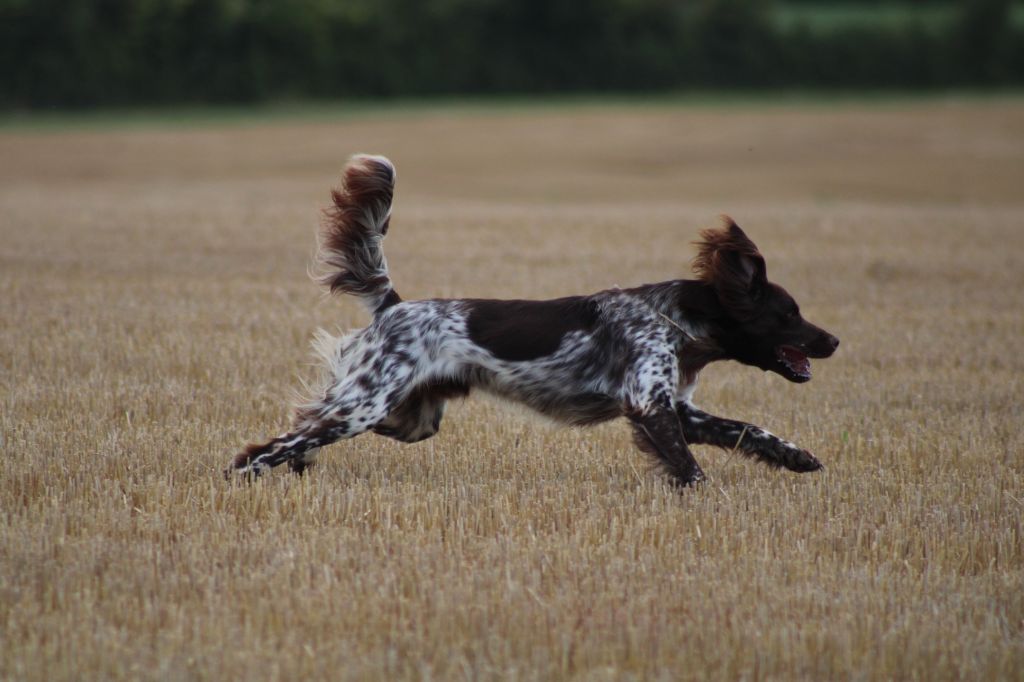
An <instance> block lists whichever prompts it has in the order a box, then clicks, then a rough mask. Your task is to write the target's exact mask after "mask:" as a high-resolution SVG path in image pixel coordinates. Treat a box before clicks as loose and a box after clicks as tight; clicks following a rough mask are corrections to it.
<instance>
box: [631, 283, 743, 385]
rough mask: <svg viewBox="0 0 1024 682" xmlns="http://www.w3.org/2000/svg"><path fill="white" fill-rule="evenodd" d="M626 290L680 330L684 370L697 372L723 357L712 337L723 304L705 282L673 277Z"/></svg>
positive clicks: (681, 359)
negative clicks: (674, 278)
mask: <svg viewBox="0 0 1024 682" xmlns="http://www.w3.org/2000/svg"><path fill="white" fill-rule="evenodd" d="M628 292H629V293H630V294H632V295H634V296H636V297H637V298H639V299H641V300H642V301H643V302H644V303H646V304H647V305H648V306H650V307H651V308H652V309H653V310H655V311H656V312H657V313H659V314H660V315H662V316H663V317H664V318H665V323H666V324H671V325H673V326H675V327H677V328H678V329H679V330H680V331H681V332H682V336H683V340H682V342H681V344H680V345H681V347H680V354H679V358H680V363H681V364H682V365H683V370H684V371H685V372H686V373H688V374H689V373H692V374H696V373H697V372H699V371H700V370H701V369H702V368H703V367H704V366H705V365H707V364H708V363H710V362H714V361H716V360H724V359H726V357H727V356H726V354H725V352H724V351H723V350H722V348H721V346H720V345H719V344H718V343H717V342H716V341H715V338H714V337H715V334H714V331H715V327H716V319H718V318H720V317H721V316H722V305H721V303H719V302H718V297H717V296H716V295H715V292H714V290H713V289H712V288H711V287H710V286H709V285H708V284H705V283H704V282H701V281H698V280H688V279H676V280H671V281H668V282H658V283H656V284H644V285H642V286H639V287H635V288H633V289H629V290H628Z"/></svg>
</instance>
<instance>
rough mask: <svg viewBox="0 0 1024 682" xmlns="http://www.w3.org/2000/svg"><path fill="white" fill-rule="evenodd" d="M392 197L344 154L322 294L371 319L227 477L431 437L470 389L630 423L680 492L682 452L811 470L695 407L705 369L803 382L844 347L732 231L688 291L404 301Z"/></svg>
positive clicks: (800, 456) (704, 238)
mask: <svg viewBox="0 0 1024 682" xmlns="http://www.w3.org/2000/svg"><path fill="white" fill-rule="evenodd" d="M394 186H395V169H394V166H393V165H392V164H391V162H390V161H388V160H387V159H386V158H384V157H381V156H365V155H358V156H354V157H352V159H350V161H349V163H348V165H347V166H346V167H345V170H344V173H343V179H342V184H341V186H340V187H339V188H338V189H336V190H334V191H333V192H332V198H333V203H332V205H331V207H329V208H328V209H327V210H326V211H325V215H324V222H323V229H322V232H321V239H320V252H319V255H318V261H319V264H320V267H321V271H322V276H321V277H320V282H321V283H322V284H324V285H326V286H327V287H328V288H329V289H330V290H331V292H340V293H346V294H351V295H353V296H356V297H357V298H358V299H359V300H360V301H362V303H363V305H365V306H366V308H367V309H368V310H369V311H370V313H371V314H372V315H373V320H372V321H371V322H370V324H369V326H367V327H366V328H365V329H361V330H359V331H356V332H353V333H351V334H349V335H347V336H344V337H341V338H334V337H331V336H329V335H326V334H322V335H321V338H320V339H319V344H318V345H319V350H320V352H321V354H322V355H323V357H324V360H325V361H326V365H327V371H326V372H325V378H324V381H323V382H322V383H321V385H320V387H319V389H317V390H316V392H315V393H314V396H313V397H312V398H311V399H310V400H309V401H308V402H307V403H306V404H304V405H301V406H300V407H298V408H297V409H296V412H295V417H294V425H293V427H292V430H291V431H289V432H288V433H285V434H282V435H280V436H278V437H277V438H274V439H272V440H270V441H268V442H265V443H261V444H254V445H249V446H248V447H246V448H245V449H244V450H243V451H242V452H241V453H239V454H238V455H237V456H236V457H235V458H234V460H233V462H232V464H231V466H230V467H229V468H228V471H227V473H228V474H230V473H232V472H237V473H239V474H247V475H259V474H260V473H262V472H264V471H266V470H268V469H271V468H273V467H275V466H277V465H279V464H282V463H285V462H287V463H288V466H289V468H290V469H291V470H292V471H294V472H297V473H302V472H303V471H304V470H305V469H306V468H307V467H309V466H310V465H311V464H312V463H313V462H314V460H315V458H316V455H317V452H318V450H319V449H320V448H322V447H323V446H325V445H328V444H330V443H333V442H335V441H338V440H341V439H344V438H352V437H353V436H357V435H359V434H361V433H364V432H367V431H372V432H374V433H377V434H380V435H382V436H387V437H389V438H394V439H396V440H398V441H401V442H403V443H413V442H416V441H420V440H423V439H425V438H430V437H431V436H433V435H434V434H435V433H437V431H438V428H439V427H440V424H441V417H442V416H443V414H444V409H445V402H446V401H447V400H449V399H451V398H455V397H464V396H467V395H469V393H470V391H472V390H474V389H477V390H481V391H486V392H488V393H491V394H494V395H496V396H499V397H501V398H505V399H507V400H512V401H515V402H518V403H522V404H525V405H527V406H528V407H530V408H532V409H534V410H536V411H538V412H540V413H542V414H544V415H546V416H548V417H550V418H552V419H554V420H556V421H558V422H561V423H564V424H569V425H576V426H583V425H589V424H597V423H599V422H603V421H607V420H610V419H615V418H617V417H625V418H626V419H628V420H629V421H630V422H631V424H632V427H633V430H634V435H635V440H636V443H637V445H638V446H639V447H640V449H641V450H643V451H645V452H647V453H649V454H650V455H652V456H653V457H654V458H655V460H656V461H657V462H658V463H660V464H661V465H662V467H663V469H664V470H665V472H666V473H667V474H668V475H669V477H670V478H671V479H672V481H674V482H675V483H677V484H679V485H681V486H688V485H692V484H694V483H697V482H699V481H701V480H702V479H703V478H704V473H703V471H701V468H700V466H699V465H698V464H697V461H696V460H695V459H694V457H693V454H692V453H691V452H690V449H689V446H690V445H693V444H708V445H715V446H719V447H722V448H729V449H734V450H737V451H739V452H741V453H744V454H746V455H748V456H751V457H755V458H757V459H759V460H761V461H762V462H765V463H767V464H769V465H772V466H776V467H785V468H786V469H789V470H791V471H799V472H806V471H815V470H817V469H820V468H821V466H822V465H821V463H820V462H819V461H818V460H817V459H816V458H815V457H814V456H813V455H812V454H811V453H809V452H807V451H806V450H803V449H801V448H799V447H797V446H796V445H794V444H793V443H790V442H788V441H785V440H783V439H781V438H778V437H777V436H775V435H773V434H771V433H769V432H768V431H766V430H764V429H762V428H759V427H757V426H753V425H751V424H745V423H743V422H739V421H734V420H731V419H722V418H720V417H715V416H712V415H710V414H707V413H706V412H702V411H701V410H699V409H697V408H696V407H694V405H693V402H692V398H693V393H694V389H695V388H696V386H697V376H698V374H699V373H700V370H701V369H703V368H704V367H705V366H706V365H707V364H708V363H711V362H715V361H718V360H736V361H738V362H741V363H743V364H746V365H752V366H754V367H758V368H760V369H762V370H767V371H771V372H775V373H777V374H779V375H781V376H783V377H785V378H786V379H788V380H789V381H793V382H796V383H802V382H805V381H809V380H810V378H811V365H810V361H809V358H827V357H829V356H830V355H832V353H833V352H835V350H836V348H837V347H838V345H839V340H838V339H837V338H836V337H835V336H833V335H832V334H829V333H828V332H826V331H825V330H823V329H821V328H819V327H816V326H814V325H813V324H811V323H810V322H808V321H806V320H805V319H804V318H803V317H802V316H801V315H800V309H799V307H798V306H797V304H796V302H795V301H794V300H793V297H792V296H790V295H789V294H788V293H787V292H786V290H785V289H783V288H782V287H780V286H778V285H777V284H773V283H771V282H769V281H768V279H767V276H766V271H765V262H764V258H763V257H762V256H761V254H760V252H759V251H758V249H757V247H756V246H755V245H754V243H753V242H752V241H751V240H750V239H749V238H748V237H747V235H746V234H744V232H743V230H741V229H740V228H739V226H737V225H736V223H734V222H733V221H732V220H731V219H729V218H725V219H724V222H723V226H722V227H720V228H717V229H709V230H704V231H702V232H701V241H700V242H698V254H697V257H696V259H695V261H694V271H695V274H696V279H693V280H686V279H680V280H672V281H668V282H659V283H657V284H647V285H644V286H639V287H634V288H631V289H618V288H616V289H608V290H606V291H601V292H598V293H596V294H590V295H589V296H569V297H566V298H559V299H554V300H550V301H521V300H509V301H504V300H484V299H432V300H422V301H403V300H402V298H401V297H400V296H399V295H398V293H397V292H396V291H395V288H394V286H393V285H392V282H391V277H390V275H389V273H388V267H387V262H386V261H385V259H384V254H383V251H382V250H381V241H382V240H383V238H384V235H385V234H387V231H388V226H389V223H390V219H391V202H392V195H393V192H394Z"/></svg>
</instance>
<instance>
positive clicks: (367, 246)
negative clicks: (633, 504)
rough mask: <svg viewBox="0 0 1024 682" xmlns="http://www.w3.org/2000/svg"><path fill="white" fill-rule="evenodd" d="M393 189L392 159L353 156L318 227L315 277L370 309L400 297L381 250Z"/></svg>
mask: <svg viewBox="0 0 1024 682" xmlns="http://www.w3.org/2000/svg"><path fill="white" fill-rule="evenodd" d="M394 189H395V167H394V166H393V165H392V164H391V162H390V161H389V160H387V159H386V158H384V157H383V156H369V155H365V154H357V155H355V156H353V157H352V158H351V159H349V161H348V163H347V164H346V165H345V170H344V171H343V172H342V179H341V186H340V187H338V188H337V189H335V190H332V191H331V197H332V198H333V200H334V201H333V205H332V206H330V207H328V208H327V209H325V210H324V219H323V226H322V228H321V230H320V251H319V253H318V254H317V261H318V262H319V266H320V267H319V275H318V277H317V280H318V281H319V282H320V283H321V284H323V285H324V286H326V287H328V288H329V289H330V290H331V293H334V292H342V293H346V294H352V295H353V296H356V297H357V298H359V300H360V301H362V303H363V305H365V306H366V308H367V309H368V310H369V311H370V312H371V313H377V312H380V311H381V310H384V309H385V308H388V307H390V306H392V305H394V304H396V303H398V302H399V301H401V300H402V299H401V297H400V296H399V295H398V293H397V292H396V291H395V289H394V287H393V286H392V284H391V276H390V275H389V274H388V263H387V261H386V260H385V259H384V252H383V250H382V249H381V241H382V240H383V239H384V235H385V234H387V232H388V223H389V221H390V220H391V198H392V195H393V193H394Z"/></svg>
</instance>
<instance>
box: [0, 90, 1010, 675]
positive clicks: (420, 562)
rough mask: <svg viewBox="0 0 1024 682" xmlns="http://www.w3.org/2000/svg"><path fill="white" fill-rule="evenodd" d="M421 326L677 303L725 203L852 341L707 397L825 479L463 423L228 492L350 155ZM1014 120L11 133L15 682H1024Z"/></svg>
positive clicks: (338, 306) (555, 122)
mask: <svg viewBox="0 0 1024 682" xmlns="http://www.w3.org/2000/svg"><path fill="white" fill-rule="evenodd" d="M362 151H364V152H373V153H382V154H386V155H388V156H390V157H391V158H392V159H393V160H394V162H395V164H396V166H397V167H398V177H399V179H398V189H397V193H396V205H395V213H394V218H393V221H392V227H391V232H390V234H389V236H388V238H387V240H386V242H385V249H386V253H387V255H388V259H389V263H390V265H391V270H392V273H393V277H394V280H395V282H396V285H397V287H398V290H399V291H400V292H401V293H402V294H403V295H404V296H405V297H406V298H417V297H447V296H476V297H481V296H487V297H504V298H527V297H554V296H559V295H566V294H570V293H583V292H588V291H593V290H597V289H602V288H607V287H610V286H615V285H620V286H627V285H633V284H639V283H642V282H650V281H658V280H662V279H671V278H676V277H680V276H686V275H687V274H688V273H689V267H690V265H689V264H690V259H691V258H692V256H693V248H692V245H691V242H692V241H693V240H694V239H695V238H696V236H697V231H698V229H699V228H701V227H705V226H709V225H713V224H714V223H715V221H716V220H717V217H716V216H717V215H718V214H720V213H728V214H730V215H731V216H732V217H733V218H734V219H735V220H736V221H737V222H738V223H739V224H740V225H742V226H743V227H744V228H745V229H746V230H747V233H748V234H749V235H750V236H751V237H752V238H753V239H754V240H755V241H756V242H757V243H758V244H759V246H760V247H761V250H762V252H763V253H764V254H765V256H766V258H767V261H768V272H769V277H770V278H771V279H773V280H774V281H777V282H779V283H781V284H783V285H784V286H785V287H786V288H787V289H789V290H790V292H792V293H793V294H794V295H795V296H796V298H797V300H798V301H800V303H801V306H802V308H803V311H804V314H805V315H806V317H808V318H809V319H810V320H812V321H814V322H816V323H819V324H821V325H822V326H824V327H826V328H828V329H829V330H830V331H832V332H834V333H835V334H836V335H838V336H839V337H840V338H841V339H842V346H841V348H840V349H839V352H838V353H837V354H836V356H835V357H834V358H832V359H830V360H826V361H818V362H816V363H815V367H814V371H815V378H814V380H813V381H811V382H810V383H809V384H805V385H795V384H789V383H787V382H785V381H784V380H783V379H782V378H780V377H778V376H775V375H766V374H764V373H762V372H760V371H758V370H755V369H752V368H748V367H742V366H739V365H736V364H720V365H716V366H713V367H711V368H709V369H708V370H707V371H705V372H704V374H703V375H702V378H701V386H700V388H699V390H698V392H697V395H696V402H697V404H698V405H700V406H701V407H703V408H704V409H707V410H708V411H711V412H714V413H717V414H721V415H725V416H730V417H733V418H739V419H745V420H748V421H753V422H755V423H758V424H761V425H763V426H765V427H766V428H769V429H771V430H772V431H774V432H776V433H779V434H780V435H783V436H784V437H787V438H789V439H791V440H794V441H796V442H797V443H799V444H801V445H802V446H804V447H806V448H808V449H810V450H811V451H813V452H815V453H816V454H817V455H818V456H819V458H821V459H822V460H823V461H824V462H825V464H826V467H827V468H826V469H825V470H824V471H823V472H820V473H816V474H808V475H797V474H792V473H789V472H780V471H774V470H769V469H768V468H766V467H764V466H761V465H758V464H756V463H752V462H749V461H747V460H745V459H743V458H742V457H740V456H738V455H735V454H731V453H728V452H723V451H719V450H713V449H708V448H703V447H697V448H695V451H696V452H697V456H698V459H699V460H700V461H701V463H702V466H703V468H704V470H705V472H706V473H707V474H708V475H709V477H710V479H711V480H710V482H709V483H708V484H707V485H704V486H703V487H701V488H700V489H698V490H691V491H686V492H684V493H682V494H679V493H677V492H674V491H673V490H672V489H670V488H669V487H668V486H667V485H665V483H664V480H663V479H662V478H661V477H660V476H659V475H658V473H657V472H656V471H652V470H651V469H650V468H649V463H648V461H647V460H646V459H645V458H644V456H643V455H641V454H640V453H639V452H637V451H635V450H634V448H633V446H632V444H631V442H630V436H629V432H628V429H627V428H626V426H625V425H624V424H622V423H611V424H608V425H604V426H601V427H598V428H595V429H590V430H562V429H557V428H553V427H552V426H550V425H549V424H547V423H546V422H544V421H542V420H539V419H537V418H535V417H532V416H529V415H527V414H526V413H525V412H524V411H522V410H519V409H515V408H509V407H507V406H504V405H500V404H498V403H496V402H494V401H489V400H487V399H481V398H477V397H474V398H472V399H470V400H469V401H467V402H464V403H456V404H454V405H452V406H451V407H450V409H449V412H448V414H447V416H446V419H445V422H444V424H443V426H442V430H441V433H440V434H439V435H438V436H436V437H435V438H433V439H430V440H428V441H425V442H423V443H419V444H416V445H400V444H398V443H395V442H392V441H389V440H386V439H383V438H380V437H376V436H363V437H360V438H358V439H356V440H352V441H348V442H345V443H342V444H339V445H335V446H332V447H330V448H328V449H326V450H325V451H324V453H323V454H322V456H321V462H322V463H321V466H319V467H318V468H317V469H315V470H314V471H313V472H312V473H311V474H310V475H308V476H305V477H303V478H301V479H299V478H294V477H290V476H288V475H287V474H286V473H285V472H281V473H280V474H278V473H276V472H275V473H274V475H271V476H269V477H265V478H264V479H263V480H260V481H258V482H256V483H255V484H252V485H239V484H228V483H226V482H225V481H224V480H223V478H222V477H221V475H220V471H221V469H222V468H223V467H224V466H225V465H226V464H227V462H228V460H229V459H230V457H231V456H232V454H233V453H234V452H235V451H236V450H237V449H238V448H239V447H240V446H241V445H243V444H244V443H245V442H246V441H249V440H253V439H258V438H262V437H265V436H270V435H273V434H275V433H277V432H279V431H280V430H281V429H282V428H283V427H284V426H285V425H286V424H287V422H288V406H289V404H290V400H291V399H292V396H293V393H294V391H295V389H297V388H298V387H299V386H300V384H301V379H302V378H303V377H310V376H312V375H313V373H314V370H313V368H312V367H311V366H310V363H311V355H310V352H309V341H310V338H311V336H312V334H313V332H314V331H315V330H316V329H317V328H318V327H323V328H326V329H328V330H329V331H337V330H339V329H345V328H351V327H357V326H361V325H363V324H365V322H366V320H367V318H366V317H365V314H364V313H363V312H362V311H361V310H360V308H359V306H358V304H357V303H356V302H355V301H353V300H350V299H349V300H346V299H337V298H334V299H332V298H328V297H326V296H325V295H324V294H323V293H322V292H321V291H320V290H319V289H318V288H317V287H316V286H315V285H314V284H313V283H312V282H311V281H310V280H309V279H308V277H307V276H306V270H307V267H308V265H309V264H310V260H311V258H310V257H311V254H312V252H313V249H314V236H315V232H316V227H317V222H318V211H319V209H320V207H321V206H322V205H323V204H324V202H325V201H326V199H327V196H328V194H327V192H328V189H329V187H330V186H331V185H332V184H333V183H335V182H336V179H337V173H338V171H339V170H340V168H341V166H342V164H343V163H344V161H345V159H346V157H347V156H348V155H350V154H352V153H354V152H362ZM1022 188H1024V100H1020V99H989V100H944V99H929V100H921V101H916V102H913V101H909V102H908V101H904V102H895V101H894V102H876V103H872V104H855V103H834V104H831V105H827V104H820V105H816V104H800V105H795V104H792V105H780V104H774V105H773V104H767V103H763V104H757V103H747V104H742V105H741V104H728V105H689V106H688V105H683V104H679V105H669V104H663V105H649V106H629V105H606V106H594V105H589V106H583V105H579V106H566V107H562V108H558V107H530V106H521V107H518V108H515V109H508V110H502V109H498V108H494V109H487V108H480V109H470V110H464V109H449V108H444V107H437V108H429V107H426V108H418V109H415V110H406V111H396V110H388V109H383V108H382V109H381V110H380V111H365V112H363V113H360V114H358V115H346V116H339V117H338V118H337V119H336V120H329V119H328V118H327V117H322V116H321V117H317V118H315V119H313V118H310V119H304V118H302V117H297V118H295V119H294V120H292V119H288V120H275V121H261V120H258V119H253V120H248V119H240V120H239V121H237V122H233V123H232V122H221V123H216V124H208V125H191V126H184V125H179V126H174V125H166V124H146V123H145V122H144V121H143V122H141V123H140V124H138V125H132V126H124V125H119V124H117V125H115V124H111V125H108V126H100V127H84V128H83V127H75V128H68V129H66V130H61V129H48V130H31V129H18V128H7V129H3V130H0V320H2V322H0V400H2V403H0V450H2V452H3V454H4V456H5V459H6V466H5V467H4V469H3V473H2V474H0V511H2V515H3V520H2V523H0V678H2V679H19V680H69V679H111V680H117V679H154V680H156V679H159V680H175V679H242V678H251V679H288V680H292V679H302V678H313V679H340V680H369V679H391V680H403V679H445V680H448V679H471V680H488V679H502V680H515V679H520V680H563V679H586V680H595V679H596V680H600V679H608V680H624V679H625V680H629V679H636V680H678V679H695V680H712V679H723V680H736V679H749V680H792V679H807V680H824V679H857V680H887V679H920V680H962V679H977V680H991V679H1021V670H1022V669H1024V589H1022V588H1024V540H1022V531H1024V524H1022V518H1024V460H1022V457H1024V455H1022V453H1024V435H1022V430H1021V424H1022V423H1024V414H1022V400H1021V397H1022V394H1024V392H1022V377H1024V354H1021V353H1019V352H1018V346H1019V345H1020V343H1021V339H1022V338H1024V305H1022V304H1024V293H1022V292H1024V191H1022Z"/></svg>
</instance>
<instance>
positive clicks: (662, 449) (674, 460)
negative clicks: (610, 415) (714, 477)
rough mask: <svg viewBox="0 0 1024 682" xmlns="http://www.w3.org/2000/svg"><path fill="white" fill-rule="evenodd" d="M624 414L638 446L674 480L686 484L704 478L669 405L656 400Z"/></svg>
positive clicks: (677, 419)
mask: <svg viewBox="0 0 1024 682" xmlns="http://www.w3.org/2000/svg"><path fill="white" fill-rule="evenodd" d="M627 416H628V417H629V420H630V422H632V423H633V438H634V440H635V441H636V444H637V447H639V448H640V449H641V450H643V451H644V452H646V453H648V454H651V455H654V456H655V457H657V458H658V461H659V463H660V464H661V465H662V466H663V467H664V469H665V471H666V472H668V474H669V475H670V476H671V477H672V478H673V479H674V480H675V482H676V483H678V484H679V485H683V486H689V485H693V484H694V483H699V482H700V481H702V480H704V472H703V471H701V468H700V465H699V464H697V460H696V459H694V458H693V454H692V453H691V452H690V449H689V448H688V447H686V439H685V438H684V436H683V429H682V426H681V425H680V423H679V417H678V415H677V414H676V412H675V411H674V410H673V409H672V408H671V407H669V406H667V405H660V404H659V405H655V406H653V407H652V408H650V409H648V410H646V411H644V412H635V413H630V414H628V415H627Z"/></svg>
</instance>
